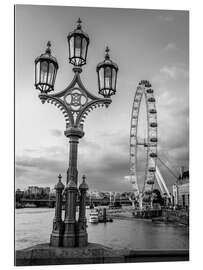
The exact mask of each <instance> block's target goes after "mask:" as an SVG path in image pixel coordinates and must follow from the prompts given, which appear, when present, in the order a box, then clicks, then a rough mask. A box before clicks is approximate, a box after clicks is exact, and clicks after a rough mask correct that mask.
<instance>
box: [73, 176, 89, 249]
mask: <svg viewBox="0 0 203 270" xmlns="http://www.w3.org/2000/svg"><path fill="white" fill-rule="evenodd" d="M82 179H83V181H82V183H81V184H80V186H79V191H80V207H79V218H78V222H77V229H76V243H77V246H79V247H84V246H86V245H87V243H88V236H87V230H86V227H87V219H86V193H87V190H88V185H87V183H86V182H85V179H86V177H85V175H83V177H82Z"/></svg>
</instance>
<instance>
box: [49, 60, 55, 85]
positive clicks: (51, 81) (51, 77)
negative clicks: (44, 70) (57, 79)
mask: <svg viewBox="0 0 203 270" xmlns="http://www.w3.org/2000/svg"><path fill="white" fill-rule="evenodd" d="M54 69H55V68H54V64H53V63H50V64H49V74H48V80H47V83H48V84H49V85H53V84H54V81H53V78H54Z"/></svg>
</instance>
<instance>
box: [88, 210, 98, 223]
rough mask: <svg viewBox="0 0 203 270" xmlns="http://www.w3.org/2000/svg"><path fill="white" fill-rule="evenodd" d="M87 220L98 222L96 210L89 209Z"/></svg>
mask: <svg viewBox="0 0 203 270" xmlns="http://www.w3.org/2000/svg"><path fill="white" fill-rule="evenodd" d="M89 222H90V223H98V222H99V213H98V211H91V212H90V214H89Z"/></svg>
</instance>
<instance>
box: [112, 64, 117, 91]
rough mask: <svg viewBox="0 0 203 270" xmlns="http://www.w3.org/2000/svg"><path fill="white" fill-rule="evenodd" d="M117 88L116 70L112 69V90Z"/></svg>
mask: <svg viewBox="0 0 203 270" xmlns="http://www.w3.org/2000/svg"><path fill="white" fill-rule="evenodd" d="M115 87H116V70H115V69H114V68H112V89H114V90H115Z"/></svg>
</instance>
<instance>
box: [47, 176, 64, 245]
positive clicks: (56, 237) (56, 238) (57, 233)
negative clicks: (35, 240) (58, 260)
mask: <svg viewBox="0 0 203 270" xmlns="http://www.w3.org/2000/svg"><path fill="white" fill-rule="evenodd" d="M58 178H59V182H58V183H57V185H56V186H55V190H56V205H55V217H54V220H53V230H52V234H51V237H50V245H51V246H54V247H59V246H62V241H63V231H64V223H63V221H62V217H61V215H62V191H63V190H64V184H63V183H62V182H61V175H60V174H59V176H58Z"/></svg>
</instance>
